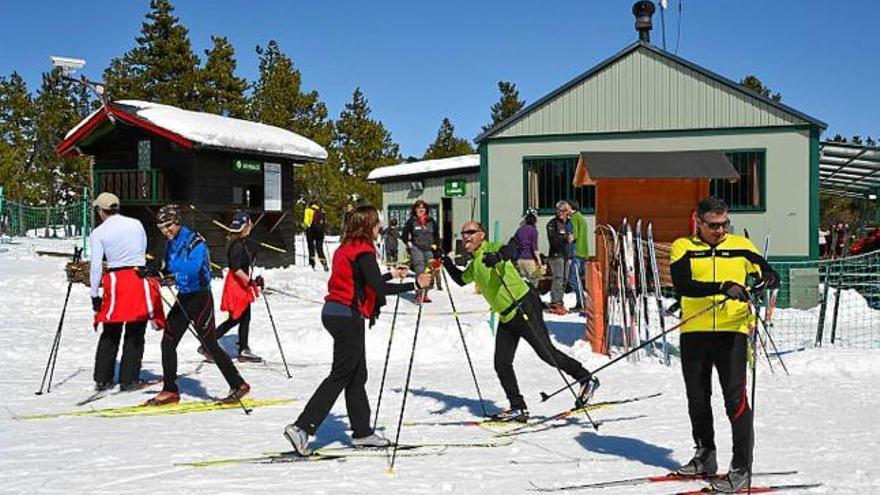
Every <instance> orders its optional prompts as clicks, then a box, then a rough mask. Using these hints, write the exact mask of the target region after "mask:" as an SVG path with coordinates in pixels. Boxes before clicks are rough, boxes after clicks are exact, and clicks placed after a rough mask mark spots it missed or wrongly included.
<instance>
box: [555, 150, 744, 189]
mask: <svg viewBox="0 0 880 495" xmlns="http://www.w3.org/2000/svg"><path fill="white" fill-rule="evenodd" d="M600 179H730V180H737V179H739V174H738V173H737V171H736V168H734V166H733V164H732V163H730V160H728V158H727V156H726V155H725V154H724V153H723V152H721V151H636V152H629V151H584V152H581V154H580V157H579V158H578V163H577V168H576V169H575V173H574V180H572V185H574V186H575V187H580V186H589V185H593V184H595V183H596V181H597V180H600Z"/></svg>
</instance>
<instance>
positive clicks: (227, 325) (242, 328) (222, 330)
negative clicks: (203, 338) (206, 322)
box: [217, 306, 251, 351]
mask: <svg viewBox="0 0 880 495" xmlns="http://www.w3.org/2000/svg"><path fill="white" fill-rule="evenodd" d="M235 325H238V350H239V351H241V350H242V349H250V347H248V332H249V331H250V328H251V307H250V306H248V307H247V308H246V309H245V310H244V312H243V313H242V314H241V316H239V317H238V319H237V320H233V319H232V318H229V319H228V320H226V321H224V322H223V323H221V324H220V326H219V327H217V339H218V340H219V339H220V337H222V336H224V335H226V333H227V332H229V331H230V330H232V328H233V327H235Z"/></svg>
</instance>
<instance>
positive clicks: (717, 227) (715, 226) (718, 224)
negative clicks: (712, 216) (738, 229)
mask: <svg viewBox="0 0 880 495" xmlns="http://www.w3.org/2000/svg"><path fill="white" fill-rule="evenodd" d="M700 222H702V223H703V224H704V225H706V226H707V227H709V229H711V230H720V229H726V228H727V227H730V220H729V219H728V220H725V221H723V222H707V221H706V220H705V219H703V218H702V217H701V218H700Z"/></svg>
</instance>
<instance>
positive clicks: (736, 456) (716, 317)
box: [669, 197, 779, 493]
mask: <svg viewBox="0 0 880 495" xmlns="http://www.w3.org/2000/svg"><path fill="white" fill-rule="evenodd" d="M729 226H730V220H729V218H728V215H727V205H726V204H725V203H724V201H722V200H721V199H719V198H715V197H709V198H706V199H704V200H702V201H701V202H700V204H699V206H698V207H697V216H696V235H693V236H689V237H682V238H680V239H677V240H676V241H675V242H674V243H673V244H672V247H671V251H670V256H669V257H670V270H671V272H672V283H673V285H674V286H675V290H676V292H678V294H679V295H680V296H681V310H682V315H681V317H682V320H687V319H688V318H689V317H690V316H691V315H694V314H697V313H699V312H701V311H703V310H705V309H706V308H708V307H710V306H712V305H713V304H715V303H717V302H720V303H721V304H719V305H718V306H716V307H715V308H714V309H712V310H711V311H707V312H706V313H705V314H704V315H701V316H699V317H696V318H694V319H693V320H691V321H688V322H687V323H685V324H684V325H683V326H682V328H681V368H682V374H683V375H684V383H685V390H686V392H687V399H688V415H689V416H690V420H691V431H692V434H693V438H694V442H695V444H696V453H695V455H694V458H693V459H691V460H690V461H689V462H688V463H687V464H684V465H683V466H681V467H680V468H678V470H677V473H678V474H680V475H683V476H701V475H714V474H715V473H716V471H717V470H718V463H717V461H716V459H715V450H716V449H715V431H714V428H713V419H712V404H711V395H712V381H711V379H712V368H713V367H714V368H715V369H716V370H717V371H718V379H719V381H720V382H721V390H722V393H723V396H724V407H725V410H726V412H727V417H728V419H729V420H730V424H731V429H732V430H733V460H732V461H731V463H730V470H729V472H728V474H727V475H726V476H724V477H723V478H721V479H719V480H717V481H715V482H714V483H713V487H714V488H715V489H716V491H720V492H725V493H734V492H736V491H737V490H739V489H741V488H743V487H746V486H747V485H748V484H749V479H750V476H751V473H750V471H751V461H752V450H753V437H754V433H753V425H752V411H751V409H750V407H749V403H748V396H747V395H746V367H747V366H746V363H747V361H748V345H749V331H750V328H751V327H752V326H753V324H754V322H755V317H754V316H753V315H752V314H751V311H750V309H749V301H750V295H749V291H748V290H747V289H746V284H747V278H748V277H749V275H751V274H757V275H759V276H760V277H761V279H760V280H759V282H758V283H757V284H756V286H757V285H759V284H760V285H763V286H766V287H768V288H771V289H772V288H776V287H778V286H779V275H778V274H777V273H776V272H775V271H774V270H773V269H772V268H771V267H770V265H769V264H768V263H767V261H766V260H765V259H764V258H763V257H762V256H761V254H760V253H759V252H758V250H757V248H755V246H754V244H752V242H751V241H749V240H748V239H747V238H745V237H742V236H738V235H733V234H728V233H727V232H726V230H727V228H728V227H729Z"/></svg>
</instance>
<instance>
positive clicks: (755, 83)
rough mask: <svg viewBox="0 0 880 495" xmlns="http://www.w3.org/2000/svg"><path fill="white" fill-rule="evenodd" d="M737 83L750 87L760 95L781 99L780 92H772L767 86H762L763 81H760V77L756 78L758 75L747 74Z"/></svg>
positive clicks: (774, 99)
mask: <svg viewBox="0 0 880 495" xmlns="http://www.w3.org/2000/svg"><path fill="white" fill-rule="evenodd" d="M739 83H740V85H742V86H745V87H746V88H749V89H751V90H752V91H754V92H755V93H758V94H759V95H761V96H765V97H767V98H770V99H771V100H773V101H782V93H773V92H772V91H771V90H770V88H769V87H767V86H764V83H763V82H761V80H760V79H758V76H755V75H752V74H749V75H747V76H746V77H744V78H743V79H742V80H741V81H740V82H739Z"/></svg>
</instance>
